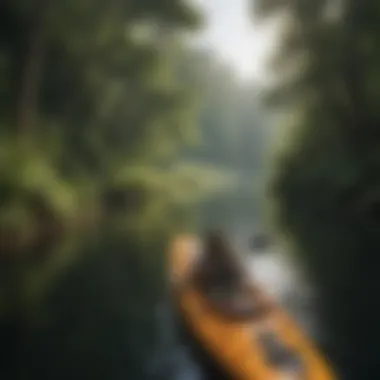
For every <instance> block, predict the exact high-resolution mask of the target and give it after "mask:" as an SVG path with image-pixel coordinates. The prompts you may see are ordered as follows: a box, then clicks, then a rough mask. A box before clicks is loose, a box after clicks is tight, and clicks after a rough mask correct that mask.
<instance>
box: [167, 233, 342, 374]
mask: <svg viewBox="0 0 380 380" xmlns="http://www.w3.org/2000/svg"><path fill="white" fill-rule="evenodd" d="M199 244H200V242H199V241H198V240H197V239H196V238H195V237H193V236H179V237H177V238H176V239H175V240H174V241H173V243H172V246H171V249H170V275H171V280H172V289H173V294H174V297H175V301H176V305H177V306H178V309H179V313H180V316H181V319H182V320H183V322H184V324H185V325H186V328H187V329H188V330H189V331H190V333H191V335H192V336H193V337H194V338H195V339H196V341H197V343H198V344H199V345H200V346H201V347H202V348H203V350H204V351H205V352H206V353H207V355H208V356H209V357H210V358H211V359H212V360H213V362H215V363H216V364H217V365H218V367H219V368H221V369H222V371H223V372H225V373H226V374H227V375H228V377H230V378H231V379H234V380H330V379H331V380H332V379H335V376H334V375H333V373H332V371H331V369H330V368H329V366H328V364H327V362H326V361H325V360H324V359H323V358H322V357H321V355H320V354H319V353H318V351H317V350H316V348H315V347H314V346H313V344H312V343H311V342H310V341H309V340H308V339H307V338H306V336H305V335H304V334H303V333H302V332H301V331H300V329H299V328H298V327H297V325H296V324H295V323H294V322H293V321H292V319H291V318H290V317H289V316H288V314H287V313H286V312H285V311H284V310H282V309H281V308H280V307H279V306H278V305H276V304H275V302H274V301H273V300H270V299H269V297H267V295H265V294H264V293H263V292H262V290H261V289H259V288H257V287H256V286H255V284H253V283H252V288H253V289H255V291H256V292H260V293H261V294H262V296H263V297H265V299H266V300H269V302H271V305H272V309H273V310H274V311H273V312H271V313H270V314H269V315H268V316H267V317H266V318H258V319H255V318H250V319H248V320H244V321H237V320H230V319H228V318H225V316H223V315H221V314H220V313H218V311H217V310H216V309H215V308H213V307H212V306H211V305H210V303H209V302H208V300H207V299H206V297H204V296H203V295H202V293H200V292H199V291H198V290H197V287H196V286H195V284H194V283H192V281H191V277H190V274H191V270H192V267H193V264H194V260H195V259H196V258H197V255H199V254H200V253H199V252H200V251H199V249H198V248H199ZM253 293H254V292H253Z"/></svg>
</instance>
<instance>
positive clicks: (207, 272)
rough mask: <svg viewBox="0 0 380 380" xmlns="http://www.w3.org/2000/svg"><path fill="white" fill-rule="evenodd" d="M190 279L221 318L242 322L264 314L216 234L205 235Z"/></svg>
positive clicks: (219, 234) (220, 235) (227, 246)
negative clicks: (199, 255)
mask: <svg viewBox="0 0 380 380" xmlns="http://www.w3.org/2000/svg"><path fill="white" fill-rule="evenodd" d="M194 276H195V283H196V285H197V286H198V288H199V290H200V291H201V292H202V293H203V294H204V295H205V296H206V297H207V298H208V299H209V300H210V301H211V303H213V304H214V305H217V306H218V308H219V309H220V310H221V311H222V312H223V313H224V314H228V315H230V316H232V317H238V318H246V317H252V316H258V315H259V314H262V313H264V312H266V310H267V305H266V304H265V303H263V302H262V300H261V299H259V297H255V296H254V292H253V290H252V287H250V286H249V281H248V278H247V277H248V276H247V274H246V273H245V271H244V269H243V266H242V263H241V261H240V260H239V258H238V256H237V255H236V253H235V252H234V250H233V248H232V247H231V245H230V243H229V241H228V240H227V238H226V236H225V235H224V234H223V233H222V232H220V231H210V232H209V233H208V234H207V235H206V237H205V242H204V251H203V252H202V254H201V257H200V260H199V262H198V263H197V265H196V268H195V272H194Z"/></svg>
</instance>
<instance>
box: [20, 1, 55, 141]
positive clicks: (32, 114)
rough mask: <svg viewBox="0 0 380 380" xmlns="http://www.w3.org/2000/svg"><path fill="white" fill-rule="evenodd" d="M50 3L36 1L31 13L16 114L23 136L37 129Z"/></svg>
mask: <svg viewBox="0 0 380 380" xmlns="http://www.w3.org/2000/svg"><path fill="white" fill-rule="evenodd" d="M49 3H50V0H36V1H35V4H34V5H33V9H32V11H31V22H30V29H29V30H30V32H29V38H28V41H29V42H28V44H27V46H26V49H25V59H24V64H23V67H22V72H21V79H20V92H19V94H20V95H19V101H18V106H17V114H16V120H17V122H16V123H17V124H16V126H17V132H18V133H19V134H20V135H22V136H25V135H29V133H30V132H31V131H32V130H33V129H34V127H35V122H36V117H37V107H38V87H39V81H40V74H41V67H42V62H43V53H44V45H45V37H46V21H47V20H46V18H47V14H48V8H49Z"/></svg>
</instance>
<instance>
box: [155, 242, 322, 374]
mask: <svg viewBox="0 0 380 380" xmlns="http://www.w3.org/2000/svg"><path fill="white" fill-rule="evenodd" d="M242 249H243V250H244V248H243V247H242ZM243 252H244V251H243ZM245 252H246V254H245V255H244V260H246V262H247V265H248V268H249V271H250V273H251V274H252V277H253V278H254V279H255V281H257V282H258V283H259V284H260V285H261V286H262V287H263V288H264V289H265V290H266V291H267V292H268V293H269V294H270V295H272V296H273V297H274V298H275V299H276V300H277V301H278V302H279V303H280V304H281V305H282V306H283V307H284V308H285V309H286V310H287V311H288V312H289V313H290V314H291V315H292V316H293V318H295V320H296V321H297V322H298V324H299V325H300V326H301V328H302V329H303V330H304V331H305V332H306V333H307V334H308V335H309V336H310V337H311V338H314V339H315V338H316V337H317V336H318V326H317V320H316V313H315V302H314V300H313V299H314V295H313V292H312V289H311V287H310V286H309V284H308V282H307V280H306V279H305V276H304V273H303V271H302V270H301V268H300V267H299V266H298V265H297V263H296V262H295V261H294V260H292V258H291V257H290V256H289V255H287V254H286V253H284V252H280V251H274V250H273V251H265V252H264V251H261V252H259V251H256V252H249V251H248V249H246V248H245ZM159 310H160V311H159V312H158V320H159V323H158V325H159V326H160V327H159V326H158V328H159V329H160V331H161V333H162V339H160V341H161V345H162V346H161V347H160V348H158V352H162V353H163V352H166V353H167V352H168V350H169V351H171V354H170V355H167V354H166V355H162V356H161V358H160V355H159V356H157V361H156V364H157V367H156V368H155V370H154V372H155V374H156V376H154V377H155V378H157V370H160V371H162V373H166V374H167V373H168V370H169V368H170V372H171V378H173V379H175V380H203V379H204V376H203V374H202V371H201V368H200V367H199V365H198V363H197V362H196V361H195V360H194V359H193V358H192V356H191V353H190V350H189V348H188V347H186V346H185V345H184V344H183V343H181V342H180V341H179V340H178V338H177V336H176V332H175V320H174V316H173V313H172V312H171V307H170V301H169V300H166V301H165V302H164V303H163V304H162V305H160V307H159Z"/></svg>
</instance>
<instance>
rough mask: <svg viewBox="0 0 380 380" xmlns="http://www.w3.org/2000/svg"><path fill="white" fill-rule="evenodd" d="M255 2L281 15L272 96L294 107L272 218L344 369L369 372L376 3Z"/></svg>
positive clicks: (264, 12) (374, 261)
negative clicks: (304, 275) (306, 280)
mask: <svg viewBox="0 0 380 380" xmlns="http://www.w3.org/2000/svg"><path fill="white" fill-rule="evenodd" d="M256 7H257V9H256V11H257V12H258V15H259V16H260V17H264V16H265V17H267V16H271V15H275V14H277V15H281V17H282V21H283V28H284V29H283V35H282V37H281V48H280V49H279V51H278V54H277V55H276V56H275V57H274V60H273V65H274V67H275V68H276V69H277V70H278V74H279V75H278V82H277V84H276V86H274V87H273V88H272V89H271V91H270V93H269V94H268V96H269V99H268V100H270V101H271V102H272V105H276V106H277V107H282V109H285V110H286V111H287V112H288V113H290V114H291V116H292V117H291V118H289V120H288V124H289V125H288V129H287V136H286V137H285V138H286V142H284V143H283V144H282V147H281V148H280V149H279V151H278V152H277V153H276V155H275V160H274V172H273V176H272V179H271V182H270V183H269V184H268V185H269V189H270V192H271V200H272V205H271V206H272V211H273V214H272V216H273V218H274V219H273V220H274V222H275V224H276V226H277V228H278V230H279V231H280V232H281V233H282V235H283V236H284V239H285V241H286V242H287V243H289V245H290V247H291V248H292V249H293V250H294V251H295V252H296V253H297V254H299V257H301V258H302V259H303V260H304V262H305V263H306V265H307V266H308V268H309V271H310V273H311V275H312V277H313V279H314V282H315V286H316V288H317V291H318V292H319V295H320V300H321V301H320V303H321V305H320V310H321V313H322V317H323V322H324V325H323V326H324V331H323V333H324V334H323V335H324V336H326V337H327V338H326V342H324V343H326V346H327V347H328V351H329V353H330V355H331V358H333V360H334V361H335V364H336V365H337V366H338V367H339V368H340V369H341V370H342V377H343V378H345V379H362V378H368V379H369V378H374V377H376V375H375V373H376V360H375V359H374V358H375V357H376V356H377V355H378V349H377V348H376V347H375V344H374V342H375V341H377V340H378V339H379V338H380V330H379V328H378V324H377V322H375V321H376V320H378V317H379V316H380V304H378V302H377V301H376V300H375V299H374V298H373V297H371V296H369V295H370V294H373V292H376V289H378V288H379V286H380V283H379V281H378V278H379V277H378V273H377V272H378V269H377V268H378V265H379V255H378V249H379V245H380V240H379V219H378V204H379V200H380V193H379V192H378V189H379V186H378V185H379V181H380V177H379V175H378V172H379V170H378V169H379V157H380V156H379V153H378V152H379V149H378V148H379V142H380V140H379V128H378V122H379V117H380V114H379V111H378V107H377V106H376V104H378V102H379V100H380V98H379V92H378V91H379V86H378V84H379V81H378V80H379V78H380V71H379V65H378V64H377V62H378V59H379V57H380V54H379V52H378V49H377V47H376V46H375V41H376V40H377V39H378V36H379V33H380V29H379V28H378V26H377V23H378V20H379V17H380V13H379V10H380V9H379V6H378V5H377V3H375V2H371V1H361V2H356V1H351V0H346V1H336V2H331V1H308V2H300V1H258V2H256ZM284 135H285V134H284Z"/></svg>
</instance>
